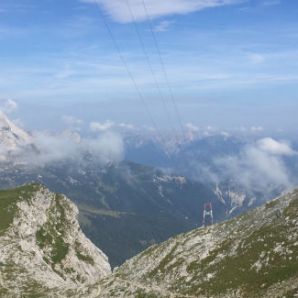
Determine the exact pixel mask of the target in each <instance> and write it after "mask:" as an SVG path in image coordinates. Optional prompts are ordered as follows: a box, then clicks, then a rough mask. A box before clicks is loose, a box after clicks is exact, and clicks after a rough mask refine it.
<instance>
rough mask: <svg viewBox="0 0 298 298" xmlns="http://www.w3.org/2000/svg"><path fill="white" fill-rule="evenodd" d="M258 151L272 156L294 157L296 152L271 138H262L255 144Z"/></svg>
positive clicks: (285, 144) (286, 144)
mask: <svg viewBox="0 0 298 298" xmlns="http://www.w3.org/2000/svg"><path fill="white" fill-rule="evenodd" d="M257 146H258V148H259V149H260V150H262V151H264V152H266V153H270V154H272V155H294V154H296V152H295V151H294V150H293V149H292V148H291V146H290V145H289V144H288V143H286V142H279V141H276V140H274V139H272V138H264V139H261V140H259V141H258V142H257Z"/></svg>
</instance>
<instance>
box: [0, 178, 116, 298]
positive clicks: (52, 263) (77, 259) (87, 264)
mask: <svg viewBox="0 0 298 298" xmlns="http://www.w3.org/2000/svg"><path fill="white" fill-rule="evenodd" d="M77 216H78V209H77V207H76V206H75V205H74V204H73V203H71V202H70V200H68V199H67V198H66V197H65V196H63V195H58V194H55V193H52V192H50V191H49V190H48V189H46V188H45V187H42V186H40V185H37V184H31V185H27V186H23V187H19V188H17V189H13V190H5V191H0V297H43V296H46V297H50V296H51V297H57V295H58V296H67V295H68V293H69V292H72V293H77V294H78V293H80V294H82V295H87V297H96V296H97V294H98V292H99V288H98V286H96V287H95V288H94V289H93V292H92V291H89V286H92V285H94V284H95V283H96V282H98V280H99V279H101V278H103V277H105V276H106V275H108V274H110V272H111V269H110V265H109V263H108V260H107V257H106V256H105V254H104V253H103V252H102V251H100V250H99V249H98V248H97V247H96V246H95V245H93V244H92V242H91V241H90V240H89V239H87V238H86V237H85V235H84V234H83V233H82V231H81V229H80V226H79V224H78V221H77ZM50 293H52V295H51V294H50Z"/></svg>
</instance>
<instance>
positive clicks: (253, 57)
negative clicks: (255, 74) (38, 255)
mask: <svg viewBox="0 0 298 298" xmlns="http://www.w3.org/2000/svg"><path fill="white" fill-rule="evenodd" d="M249 60H250V61H251V62H252V63H253V64H261V63H263V62H265V56H263V55H261V54H257V53H254V54H250V55H249Z"/></svg>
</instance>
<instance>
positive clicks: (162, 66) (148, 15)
mask: <svg viewBox="0 0 298 298" xmlns="http://www.w3.org/2000/svg"><path fill="white" fill-rule="evenodd" d="M142 3H143V7H144V11H145V14H146V18H147V20H148V22H149V27H150V32H151V35H152V38H153V41H154V44H155V48H156V51H157V53H158V56H159V61H160V64H161V68H162V71H163V74H164V77H165V81H166V84H167V87H168V90H169V94H170V97H171V100H172V103H173V106H174V109H175V113H176V116H177V119H178V121H179V125H180V128H181V132H182V137H183V138H184V128H183V124H182V119H181V115H180V113H179V110H178V106H177V103H176V100H175V96H174V92H173V88H172V86H171V84H170V80H169V76H168V71H167V68H166V65H165V63H164V60H163V57H162V54H161V50H160V46H159V43H158V40H157V38H156V35H155V33H154V29H153V25H152V17H151V15H150V13H149V10H148V7H147V5H146V3H145V0H142Z"/></svg>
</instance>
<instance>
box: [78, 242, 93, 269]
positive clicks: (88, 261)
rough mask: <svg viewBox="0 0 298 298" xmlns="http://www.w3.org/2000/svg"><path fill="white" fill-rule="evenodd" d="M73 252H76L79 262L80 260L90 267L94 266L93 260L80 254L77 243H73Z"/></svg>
mask: <svg viewBox="0 0 298 298" xmlns="http://www.w3.org/2000/svg"><path fill="white" fill-rule="evenodd" d="M75 251H76V255H77V257H78V259H79V260H82V261H84V262H85V263H88V264H90V265H94V260H93V258H92V257H90V256H88V255H85V254H83V253H82V251H81V250H80V245H79V243H78V242H76V243H75Z"/></svg>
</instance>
